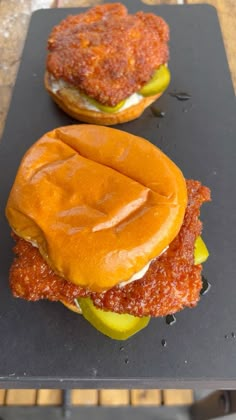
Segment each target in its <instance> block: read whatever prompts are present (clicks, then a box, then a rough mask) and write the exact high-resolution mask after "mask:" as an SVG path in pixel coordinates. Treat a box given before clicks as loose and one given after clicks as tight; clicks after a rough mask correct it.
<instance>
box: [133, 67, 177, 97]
mask: <svg viewBox="0 0 236 420" xmlns="http://www.w3.org/2000/svg"><path fill="white" fill-rule="evenodd" d="M169 83H170V71H169V69H168V67H166V66H165V65H163V66H160V67H159V68H158V69H157V70H156V71H155V73H154V75H153V76H152V78H151V80H150V81H149V82H148V83H146V84H145V85H144V86H143V87H142V88H141V89H140V91H139V92H138V93H140V94H141V95H143V96H152V95H156V94H157V93H160V92H163V91H164V90H165V89H166V88H167V87H168V85H169Z"/></svg>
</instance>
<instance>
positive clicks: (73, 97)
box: [45, 3, 170, 125]
mask: <svg viewBox="0 0 236 420" xmlns="http://www.w3.org/2000/svg"><path fill="white" fill-rule="evenodd" d="M168 41H169V27H168V25H167V23H166V22H165V21H164V20H163V19H162V18H161V17H159V16H156V15H154V14H151V13H144V12H142V11H140V12H137V13H136V14H134V15H130V14H128V12H127V9H126V7H125V6H124V5H122V4H120V3H112V4H104V5H99V6H95V7H93V8H91V9H89V10H88V11H87V12H85V13H81V14H79V15H75V16H68V17H67V18H66V19H64V20H63V21H62V22H60V23H59V24H58V25H57V26H55V27H54V28H53V30H52V32H51V34H50V36H49V39H48V56H47V62H46V72H45V87H46V90H47V91H48V93H49V94H50V95H51V97H52V99H53V100H54V101H55V102H56V103H57V105H58V106H59V107H60V108H61V109H62V110H63V111H65V112H66V113H67V114H69V115H70V116H72V117H73V118H75V119H77V120H80V121H83V122H87V123H92V124H102V125H113V124H118V123H123V122H127V121H130V120H133V119H135V118H138V117H139V116H140V115H141V114H142V113H143V111H144V109H145V108H146V107H147V106H149V105H150V104H151V103H153V102H154V101H155V100H156V99H157V98H159V96H161V94H162V93H163V92H164V90H165V89H166V88H167V86H168V84H169V82H170V72H169V70H168V66H167V63H168V58H169V50H168Z"/></svg>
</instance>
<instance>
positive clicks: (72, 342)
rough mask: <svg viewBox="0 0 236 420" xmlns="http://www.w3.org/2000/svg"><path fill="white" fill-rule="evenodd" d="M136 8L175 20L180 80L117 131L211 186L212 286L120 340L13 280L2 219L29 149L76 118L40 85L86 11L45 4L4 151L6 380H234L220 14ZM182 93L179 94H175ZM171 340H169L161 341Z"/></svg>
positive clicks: (78, 383)
mask: <svg viewBox="0 0 236 420" xmlns="http://www.w3.org/2000/svg"><path fill="white" fill-rule="evenodd" d="M125 3H126V4H127V6H128V8H129V10H130V11H131V12H135V11H136V10H139V9H143V10H145V11H150V12H154V13H157V14H159V15H161V16H163V17H164V18H165V19H166V20H167V22H168V23H169V25H170V27H171V45H170V47H171V61H170V69H171V72H172V81H171V85H170V87H169V89H168V91H167V92H166V93H165V94H164V95H163V97H162V98H161V99H160V100H159V101H158V103H157V104H158V105H157V106H158V107H159V108H160V109H161V110H163V111H165V112H166V115H165V118H162V119H161V118H157V117H155V116H154V115H153V114H152V112H151V110H150V109H148V110H146V111H145V113H144V115H143V116H142V117H141V118H140V119H138V120H136V121H133V122H130V123H127V124H123V125H120V126H119V127H118V128H120V129H123V130H125V131H128V132H131V133H134V134H138V135H140V136H143V137H146V138H147V139H149V140H150V141H152V142H153V143H154V144H156V145H157V146H159V147H160V148H161V149H162V150H163V151H164V152H166V153H167V154H168V155H169V156H170V157H171V158H172V159H173V160H174V161H175V162H176V163H177V164H178V165H179V166H180V167H181V168H182V170H183V172H184V174H185V176H186V178H193V179H199V180H201V181H202V182H203V183H204V184H206V185H208V186H209V187H210V188H211V190H212V200H213V201H212V203H211V204H207V205H205V206H204V207H203V210H202V220H203V222H204V225H205V229H204V234H203V236H204V239H205V241H206V242H207V245H208V247H209V249H210V253H211V256H210V258H209V260H208V261H207V263H206V264H205V266H204V275H205V277H206V278H207V279H208V281H209V282H210V283H211V284H212V288H211V290H210V292H209V293H208V294H207V295H206V296H204V297H202V299H201V301H200V303H199V305H198V306H197V307H196V308H195V309H191V310H190V309H186V310H184V311H182V312H180V313H178V314H177V316H176V318H177V322H176V323H175V325H173V326H168V325H167V324H166V323H165V319H155V320H152V321H151V323H150V325H149V327H148V328H146V329H145V330H144V331H142V332H141V333H139V334H137V335H136V336H134V337H133V338H131V339H129V340H128V341H126V342H117V341H112V340H110V339H109V338H106V337H105V336H103V335H101V334H100V333H99V332H97V331H96V330H95V329H93V328H92V327H91V326H90V325H89V324H88V323H87V322H86V321H85V320H84V319H83V318H82V317H79V316H77V315H75V314H73V313H71V312H70V311H68V310H67V309H66V308H64V307H63V305H61V304H59V303H50V302H46V301H44V302H43V301H41V302H37V303H29V302H25V301H23V300H18V299H14V298H13V297H12V296H11V293H10V290H9V287H8V270H9V266H10V263H11V261H12V258H13V254H12V251H11V247H12V240H11V239H10V230H9V228H8V226H7V223H6V220H5V217H4V208H5V204H6V200H7V196H8V193H9V190H10V187H11V185H12V182H13V179H14V176H15V173H16V169H17V166H18V164H19V162H20V159H21V157H22V155H23V154H24V152H25V151H26V149H27V148H28V147H29V146H30V145H31V144H32V143H33V142H34V141H35V140H37V139H38V138H39V137H40V136H41V135H42V134H43V133H45V132H46V131H48V130H51V129H53V128H54V127H56V126H62V125H66V124H73V123H75V121H74V120H73V119H71V118H69V117H67V116H66V115H65V114H63V113H62V112H61V111H60V110H59V109H58V108H57V107H56V106H55V105H54V104H53V103H52V101H51V100H50V98H49V97H48V95H47V93H46V92H45V90H44V88H43V74H44V63H45V53H46V51H45V50H46V40H47V37H48V34H49V32H50V30H51V28H52V26H53V25H55V24H56V23H57V22H59V21H60V20H61V19H62V18H64V17H65V16H66V15H67V14H71V13H79V12H81V10H84V9H59V10H46V11H39V12H36V13H35V14H34V15H33V17H32V20H31V24H30V28H29V33H28V37H27V40H26V44H25V49H24V52H23V57H22V62H21V66H20V70H19V74H18V78H17V82H16V86H15V90H14V94H13V99H12V103H11V107H10V111H9V115H8V119H7V123H6V128H5V133H4V136H3V140H2V144H1V148H0V276H1V277H0V386H1V387H16V388H17V387H26V388H32V387H45V388H48V387H64V388H65V387H90V388H92V387H103V388H105V387H114V388H119V387H120V388H121V387H136V388H137V387H141V388H142V387H159V388H161V387H191V388H193V387H196V386H202V387H207V388H222V387H228V388H233V387H235V385H236V339H235V337H234V332H235V333H236V282H235V280H236V264H235V261H236V258H235V255H236V245H235V242H236V241H235V224H236V211H235V206H236V196H235V179H236V165H235V162H236V124H235V97H234V92H233V87H232V82H231V78H230V74H229V69H228V65H227V60H226V56H225V51H224V47H223V43H222V37H221V33H220V29H219V24H218V19H217V15H216V12H215V10H214V9H213V8H211V7H209V6H205V5H197V6H158V7H157V6H147V5H144V4H141V3H139V2H138V1H135V2H134V1H132V0H126V2H125ZM173 91H176V92H179V91H184V92H188V93H190V94H191V99H189V100H188V101H185V102H181V101H178V100H177V99H176V98H174V97H172V96H170V95H169V93H170V92H173ZM162 340H166V343H167V346H166V347H163V346H162V344H161V342H162Z"/></svg>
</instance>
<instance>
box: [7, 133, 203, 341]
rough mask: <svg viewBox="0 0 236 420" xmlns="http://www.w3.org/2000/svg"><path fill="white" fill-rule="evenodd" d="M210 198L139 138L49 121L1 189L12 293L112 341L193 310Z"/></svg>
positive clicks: (147, 142) (150, 145)
mask: <svg viewBox="0 0 236 420" xmlns="http://www.w3.org/2000/svg"><path fill="white" fill-rule="evenodd" d="M209 199H210V192H209V190H208V188H206V187H204V186H202V185H201V184H200V182H198V181H192V180H188V181H186V180H185V178H184V176H183V174H182V172H181V171H180V169H179V168H178V167H177V166H176V165H175V164H174V163H173V162H172V161H171V160H170V159H169V158H168V157H167V156H166V155H165V154H164V153H163V152H161V150H160V149H158V148H157V147H155V146H154V145H153V144H151V143H150V142H149V141H147V140H145V139H143V138H140V137H137V136H134V135H132V134H129V133H126V132H123V131H120V130H115V129H112V128H108V127H102V126H95V125H73V126H67V127H62V128H57V129H55V130H53V131H51V132H49V133H47V134H45V135H44V136H43V137H42V138H41V139H39V140H38V141H37V142H36V143H35V144H33V145H32V146H31V148H30V149H29V150H28V151H27V152H26V154H25V156H24V157H23V159H22V161H21V164H20V167H19V169H18V172H17V175H16V178H15V182H14V184H13V187H12V190H11V192H10V195H9V199H8V203H7V207H6V216H7V219H8V221H9V224H10V226H11V229H12V231H13V236H14V239H15V241H16V245H15V248H14V251H15V254H16V257H15V259H14V261H13V264H12V267H11V270H10V285H11V289H12V292H13V295H14V296H15V297H21V298H23V299H27V300H31V301H36V300H39V299H49V300H51V301H61V302H62V303H64V304H65V305H66V306H68V307H69V308H70V309H72V310H75V311H77V312H82V314H83V315H84V316H85V318H87V319H88V320H89V321H90V322H91V323H92V324H93V325H94V326H95V327H96V328H97V329H99V330H100V331H102V332H103V333H105V334H107V335H109V336H110V337H112V338H117V339H126V338H127V337H129V336H130V335H132V334H134V333H135V332H136V331H138V330H140V329H141V328H143V327H144V326H145V325H147V323H148V321H149V319H150V317H159V316H165V315H167V314H173V313H175V312H177V311H179V310H181V309H183V308H184V307H193V306H195V305H196V304H197V302H198V300H199V293H200V290H201V287H202V281H201V271H202V265H201V262H202V261H203V260H204V258H205V257H206V252H207V251H204V244H203V242H202V241H201V239H199V238H200V235H201V230H202V224H201V222H200V220H199V212H200V207H201V205H202V203H203V202H205V201H209ZM196 240H198V242H199V241H200V245H199V246H198V255H197V254H196ZM199 250H200V251H199ZM199 252H200V254H201V253H202V254H204V255H205V257H204V255H203V258H202V256H201V255H200V257H199Z"/></svg>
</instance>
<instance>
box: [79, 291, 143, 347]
mask: <svg viewBox="0 0 236 420" xmlns="http://www.w3.org/2000/svg"><path fill="white" fill-rule="evenodd" d="M78 303H79V305H80V307H81V310H82V314H83V316H84V318H85V319H87V321H88V322H90V324H92V325H93V327H95V328H96V329H97V330H98V331H100V332H101V333H103V334H105V335H107V336H108V337H110V338H113V339H115V340H127V338H129V337H131V336H132V335H133V334H135V333H137V332H138V331H140V330H142V329H143V328H145V327H146V326H147V325H148V323H149V321H150V317H143V318H138V317H136V316H133V315H128V314H116V313H115V312H107V311H103V310H101V309H98V308H96V307H95V306H94V304H93V302H92V300H91V299H89V298H80V299H78Z"/></svg>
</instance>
